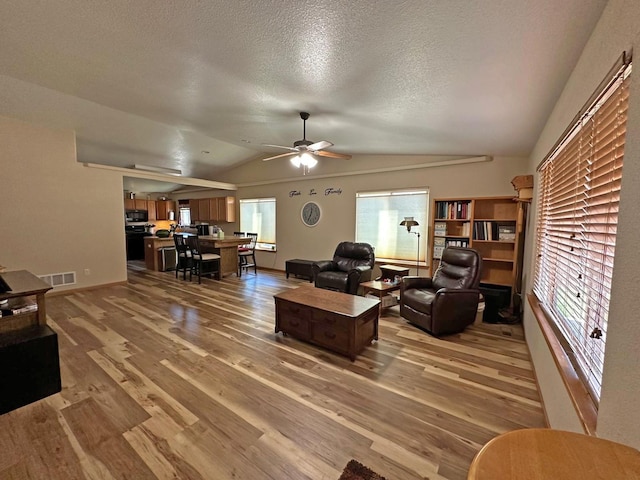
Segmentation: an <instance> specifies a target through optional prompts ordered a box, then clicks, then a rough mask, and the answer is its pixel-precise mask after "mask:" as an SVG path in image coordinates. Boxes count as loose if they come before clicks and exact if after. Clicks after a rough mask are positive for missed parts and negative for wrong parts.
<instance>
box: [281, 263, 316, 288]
mask: <svg viewBox="0 0 640 480" xmlns="http://www.w3.org/2000/svg"><path fill="white" fill-rule="evenodd" d="M313 262H314V261H313V260H302V259H300V258H294V259H293V260H287V261H286V262H285V263H284V264H285V272H286V274H287V278H289V275H290V274H291V275H295V276H296V277H304V278H307V279H309V281H310V282H312V281H313V269H312V268H311V266H312V265H313Z"/></svg>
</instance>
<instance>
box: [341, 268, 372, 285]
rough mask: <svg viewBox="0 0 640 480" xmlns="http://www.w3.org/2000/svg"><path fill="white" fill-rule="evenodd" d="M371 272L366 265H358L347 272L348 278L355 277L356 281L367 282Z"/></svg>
mask: <svg viewBox="0 0 640 480" xmlns="http://www.w3.org/2000/svg"><path fill="white" fill-rule="evenodd" d="M371 272H373V269H372V268H371V267H369V266H368V265H358V266H357V267H353V268H352V269H351V270H349V271H348V272H347V276H348V277H349V279H352V278H353V279H355V281H357V282H358V283H362V282H368V281H369V280H371Z"/></svg>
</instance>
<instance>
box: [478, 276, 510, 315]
mask: <svg viewBox="0 0 640 480" xmlns="http://www.w3.org/2000/svg"><path fill="white" fill-rule="evenodd" d="M480 293H482V295H483V296H484V314H483V315H482V321H483V322H486V323H503V319H502V317H501V316H500V310H502V309H503V308H508V307H509V305H511V287H505V286H502V285H489V284H484V285H480Z"/></svg>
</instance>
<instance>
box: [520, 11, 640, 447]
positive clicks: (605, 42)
mask: <svg viewBox="0 0 640 480" xmlns="http://www.w3.org/2000/svg"><path fill="white" fill-rule="evenodd" d="M639 34H640V2H637V1H636V0H611V1H610V2H609V3H608V5H607V7H606V9H605V11H604V12H603V15H602V18H601V19H600V21H599V23H598V25H597V26H596V28H595V30H594V32H593V34H592V36H591V38H590V40H589V42H588V44H587V46H586V47H585V49H584V52H583V53H582V56H581V58H580V60H579V62H578V63H577V65H576V67H575V69H574V71H573V73H572V75H571V78H570V79H569V81H568V83H567V85H566V86H565V89H564V91H563V93H562V95H561V97H560V99H559V100H558V102H557V104H556V106H555V108H554V111H553V113H552V115H551V116H550V117H549V119H548V121H547V123H546V125H545V127H544V130H543V132H542V134H541V136H540V138H539V139H538V142H537V144H536V147H535V149H534V151H533V153H532V155H531V160H530V167H529V169H530V170H534V169H535V167H536V165H537V164H538V162H540V160H541V159H542V158H543V157H544V156H545V155H546V154H547V152H548V151H549V149H550V148H551V146H552V145H553V143H554V142H555V141H556V140H557V138H558V137H559V136H560V135H561V134H562V131H563V130H564V128H565V127H566V126H567V125H568V123H569V122H570V121H571V119H572V118H573V116H574V115H575V114H576V112H577V111H578V110H579V109H580V107H582V105H583V103H584V102H585V101H586V99H587V98H588V97H589V96H590V94H591V93H592V91H593V90H594V89H595V88H596V87H597V86H598V84H599V82H600V80H601V79H602V78H603V77H604V76H605V75H606V73H607V71H608V70H609V69H610V67H611V66H612V65H613V63H614V61H615V60H616V58H618V56H619V55H620V54H621V53H622V51H623V50H627V51H629V50H630V49H633V50H635V51H636V52H640V48H639V47H640V43H639V40H640V38H639ZM636 63H637V62H636ZM639 133H640V72H639V71H638V69H637V68H636V71H634V73H633V74H632V80H631V94H630V108H629V118H628V125H627V137H626V147H625V164H624V170H623V183H622V195H621V206H620V216H619V228H618V240H617V245H616V257H615V267H614V268H615V271H614V277H613V292H612V298H611V306H610V311H609V328H608V332H607V346H606V353H605V368H604V378H603V388H602V396H601V403H600V409H599V415H598V425H597V434H598V436H599V437H603V438H608V439H612V440H616V441H619V442H622V443H626V444H629V445H632V446H634V447H636V448H640V422H639V421H638V418H640V416H639V415H638V412H639V411H640V375H639V374H638V371H640V355H639V354H638V339H640V321H639V319H638V301H637V298H638V283H639V280H640V254H638V239H639V238H640V211H639V210H638V189H639V188H640V162H638V161H637V159H638V158H639V157H640V135H639ZM536 180H537V179H536ZM534 200H535V199H534ZM534 205H535V201H534ZM533 213H535V212H533ZM532 235H533V231H532V230H530V231H529V235H528V242H527V253H526V267H525V268H526V271H527V272H528V276H529V277H531V274H530V273H529V272H530V271H531V267H530V266H531V264H532V260H533V251H532V248H531V247H532ZM530 280H531V279H530V278H529V283H530ZM529 287H530V285H529ZM524 324H525V329H526V336H527V343H528V344H529V349H530V351H531V354H532V357H533V361H534V363H535V368H536V373H537V376H538V382H539V384H540V387H541V389H542V394H543V397H544V403H545V406H546V409H547V413H548V415H549V420H550V423H551V425H552V426H553V427H555V428H564V429H567V430H574V431H581V429H580V425H579V423H578V419H577V416H576V414H575V411H574V409H573V408H572V405H571V403H570V401H569V398H568V396H567V394H566V391H565V389H564V387H563V385H562V381H561V379H560V377H559V375H558V373H557V369H556V368H555V365H554V364H553V360H552V358H551V356H550V353H549V350H548V348H547V346H546V343H545V341H544V339H543V338H542V335H541V333H540V329H539V327H538V325H537V323H536V321H535V319H534V318H533V315H532V313H531V311H530V309H529V308H528V305H527V309H526V311H525V316H524Z"/></svg>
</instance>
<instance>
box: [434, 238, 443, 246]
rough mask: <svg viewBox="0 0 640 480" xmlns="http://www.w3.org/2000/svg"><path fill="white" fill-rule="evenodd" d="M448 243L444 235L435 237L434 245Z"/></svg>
mask: <svg viewBox="0 0 640 480" xmlns="http://www.w3.org/2000/svg"><path fill="white" fill-rule="evenodd" d="M445 245H446V240H445V238H444V237H438V238H434V239H433V246H434V247H444V246H445Z"/></svg>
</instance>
